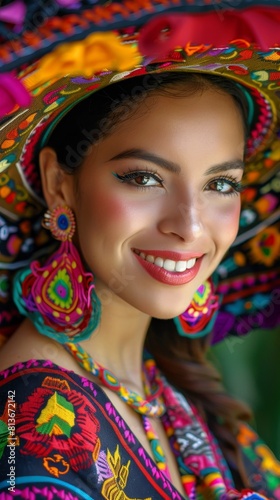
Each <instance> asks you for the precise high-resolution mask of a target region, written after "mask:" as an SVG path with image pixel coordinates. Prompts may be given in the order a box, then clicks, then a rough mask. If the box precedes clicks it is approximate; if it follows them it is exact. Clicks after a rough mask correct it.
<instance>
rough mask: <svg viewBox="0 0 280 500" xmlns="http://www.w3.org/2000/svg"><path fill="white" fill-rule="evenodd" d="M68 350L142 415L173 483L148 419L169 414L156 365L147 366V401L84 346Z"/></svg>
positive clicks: (159, 462) (162, 466)
mask: <svg viewBox="0 0 280 500" xmlns="http://www.w3.org/2000/svg"><path fill="white" fill-rule="evenodd" d="M64 347H65V349H66V350H67V351H68V352H69V353H70V354H71V355H72V356H73V358H74V359H75V360H76V361H77V363H78V364H79V365H80V366H81V367H82V368H84V370H86V371H87V372H90V373H92V374H93V375H94V376H95V377H97V378H98V379H99V381H100V382H101V384H102V385H104V386H105V387H107V388H108V389H110V390H112V391H113V392H115V393H116V394H117V395H118V396H119V398H120V399H121V400H122V401H124V402H125V403H126V404H127V405H129V406H130V407H131V408H133V410H135V411H136V412H137V413H139V414H140V415H141V417H142V422H143V429H144V431H145V434H146V436H147V439H148V441H149V443H150V446H151V450H152V454H153V458H154V461H155V462H156V464H157V466H158V468H159V469H160V470H161V471H162V472H163V473H164V474H165V476H166V477H167V478H168V479H169V480H171V476H170V472H169V470H168V466H167V463H166V458H165V455H164V452H163V449H162V446H161V444H160V441H159V439H158V437H157V435H156V433H155V431H154V430H153V427H152V424H151V422H150V420H149V418H148V417H161V416H162V415H163V414H164V413H165V411H166V408H165V405H164V402H163V399H162V393H163V383H162V380H161V378H160V375H159V372H158V370H157V368H156V365H155V362H154V361H153V360H152V359H148V360H146V362H145V364H144V367H143V385H144V391H145V396H146V399H144V398H142V397H141V396H140V395H139V394H137V393H136V392H134V391H131V390H130V389H128V388H126V387H125V386H124V385H123V384H121V383H120V382H119V381H118V379H117V377H116V376H115V375H114V374H113V373H112V372H111V371H110V370H107V369H106V368H104V367H103V366H102V365H100V364H99V363H97V362H96V361H94V360H93V359H92V358H91V357H90V356H89V354H88V353H87V352H86V351H85V350H84V349H83V348H82V347H81V345H80V344H74V343H72V342H68V343H66V344H64Z"/></svg>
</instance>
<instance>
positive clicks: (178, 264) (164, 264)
mask: <svg viewBox="0 0 280 500" xmlns="http://www.w3.org/2000/svg"><path fill="white" fill-rule="evenodd" d="M134 252H135V253H136V254H137V255H139V256H140V257H141V258H142V259H143V260H146V261H147V262H150V263H151V264H154V266H157V267H159V268H163V269H165V270H166V271H169V272H171V273H172V272H173V273H184V272H185V271H186V270H187V269H192V268H193V267H194V266H195V263H196V261H197V258H196V257H193V258H191V259H188V260H172V259H163V258H162V257H157V256H155V255H150V254H145V253H144V252H140V251H139V250H136V249H134Z"/></svg>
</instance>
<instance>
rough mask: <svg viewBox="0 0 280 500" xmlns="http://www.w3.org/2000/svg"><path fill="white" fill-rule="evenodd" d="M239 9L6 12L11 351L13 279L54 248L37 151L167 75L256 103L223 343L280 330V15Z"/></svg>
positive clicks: (218, 332)
mask: <svg viewBox="0 0 280 500" xmlns="http://www.w3.org/2000/svg"><path fill="white" fill-rule="evenodd" d="M228 3H229V2H221V1H220V0H214V1H211V2H209V1H207V0H192V1H191V0H189V1H187V0H185V1H183V0H176V1H175V0H173V1H172V0H161V1H159V0H154V1H152V0H151V1H149V0H125V1H122V2H118V1H112V2H103V1H100V2H96V1H93V0H80V1H79V0H50V1H48V2H44V1H41V2H35V1H32V0H15V1H9V0H8V1H4V2H2V4H1V5H2V6H1V7H0V236H1V237H0V342H3V341H4V338H5V337H6V336H8V335H9V334H10V333H11V332H12V331H13V330H14V329H15V328H16V326H17V325H18V323H19V321H20V320H21V318H20V316H19V313H18V312H17V309H16V307H15V305H14V304H13V302H12V299H11V287H12V277H13V273H14V271H15V270H17V269H20V268H21V267H23V266H24V265H26V264H28V263H30V261H31V260H33V259H34V258H38V257H40V256H41V255H44V254H46V253H47V252H48V251H49V249H50V247H51V245H52V242H51V241H50V240H49V236H48V235H47V234H46V232H45V231H44V229H43V228H42V227H41V219H42V213H43V211H44V209H45V204H44V200H43V198H42V192H41V186H40V178H39V172H38V169H37V167H36V163H35V161H34V157H35V150H36V148H37V147H38V145H39V146H40V145H44V143H45V141H46V138H47V137H48V136H49V134H50V131H51V130H52V129H53V128H54V126H55V125H56V124H57V123H58V121H59V119H60V118H61V117H62V116H64V115H65V113H67V112H68V111H69V110H70V109H71V107H73V106H74V105H75V104H76V103H77V102H78V101H80V100H82V99H83V98H85V97H86V96H88V95H89V94H90V93H92V92H95V91H96V90H98V89H100V88H102V87H104V86H107V85H109V84H112V83H113V82H115V81H117V80H121V79H125V78H132V77H134V76H138V75H145V74H147V75H148V74H152V73H153V74H160V73H161V72H164V71H166V70H168V71H188V72H201V73H213V74H218V75H222V76H224V77H226V78H230V79H232V80H234V81H235V82H236V83H237V84H238V85H240V86H241V88H243V90H244V94H245V96H246V99H247V102H248V109H249V121H250V124H249V125H250V136H249V139H248V144H247V154H246V172H245V178H244V181H245V185H246V189H245V191H244V193H243V208H242V212H241V220H240V231H239V234H238V236H237V239H236V241H235V242H234V244H233V245H232V247H231V249H230V250H229V252H228V253H227V255H226V257H225V258H224V260H223V262H222V263H221V264H220V266H219V267H218V269H217V271H216V273H215V280H214V281H215V282H216V284H217V288H216V293H217V294H218V295H219V296H220V308H219V311H218V314H217V315H216V318H215V324H214V325H213V329H214V337H213V342H216V341H218V340H221V339H222V338H224V337H225V336H226V335H227V334H228V333H231V334H237V335H243V334H245V333H247V332H249V331H250V330H252V329H253V328H257V327H264V328H267V327H273V326H276V325H277V324H279V322H280V312H279V311H280V308H279V302H280V275H279V274H280V273H279V263H280V257H279V255H280V222H279V215H280V209H279V191H280V172H279V165H280V142H279V139H280V130H279V120H280V118H279V116H280V115H279V113H280V48H279V47H280V33H279V25H280V9H279V8H277V7H275V6H277V4H278V5H279V3H278V1H277V2H273V1H272V2H269V1H266V2H265V6H262V5H261V2H258V1H255V2H254V1H252V0H241V1H240V0H232V1H231V2H230V5H227V4H228ZM227 7H228V8H227ZM202 293H203V291H202ZM198 299H199V297H198Z"/></svg>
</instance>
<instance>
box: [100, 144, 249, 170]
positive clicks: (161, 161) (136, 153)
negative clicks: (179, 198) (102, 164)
mask: <svg viewBox="0 0 280 500" xmlns="http://www.w3.org/2000/svg"><path fill="white" fill-rule="evenodd" d="M125 158H137V159H139V160H145V161H148V162H151V163H155V164H156V165H158V166H159V167H162V168H164V169H166V170H169V171H170V172H173V173H175V174H179V173H180V172H181V167H180V166H179V165H178V164H177V163H174V162H172V161H169V160H166V159H165V158H162V157H161V156H158V155H155V154H153V153H149V152H148V151H145V150H143V149H136V148H133V149H128V150H126V151H122V152H121V153H119V154H117V155H116V156H113V157H112V158H110V160H109V161H114V160H122V159H125ZM235 169H241V170H244V162H243V161H242V160H233V161H226V162H224V163H221V164H218V165H213V166H212V167H210V168H208V169H207V170H206V172H205V173H204V175H205V176H207V175H213V174H218V173H220V172H225V171H227V170H235Z"/></svg>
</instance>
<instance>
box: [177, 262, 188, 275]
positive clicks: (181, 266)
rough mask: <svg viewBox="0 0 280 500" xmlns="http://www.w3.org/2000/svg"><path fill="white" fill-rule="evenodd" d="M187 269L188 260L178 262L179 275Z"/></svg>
mask: <svg viewBox="0 0 280 500" xmlns="http://www.w3.org/2000/svg"><path fill="white" fill-rule="evenodd" d="M186 269H187V261H186V260H179V262H176V266H175V271H176V272H177V273H183V272H184V271H185V270H186Z"/></svg>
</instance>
